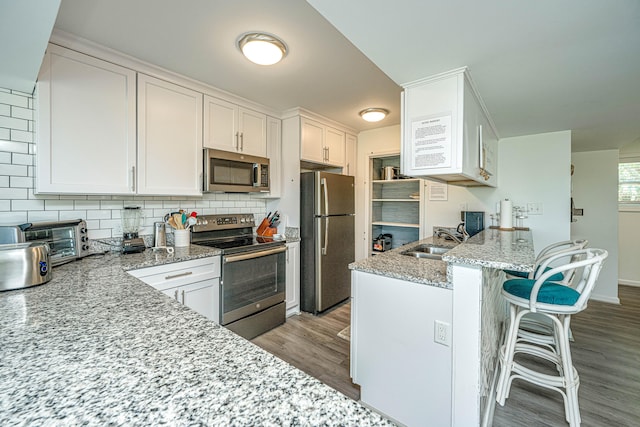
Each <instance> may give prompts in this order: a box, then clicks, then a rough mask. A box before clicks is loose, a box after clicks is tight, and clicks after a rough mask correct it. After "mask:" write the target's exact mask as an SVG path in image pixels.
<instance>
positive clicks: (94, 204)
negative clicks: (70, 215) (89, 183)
mask: <svg viewBox="0 0 640 427" xmlns="http://www.w3.org/2000/svg"><path fill="white" fill-rule="evenodd" d="M73 203H74V205H75V206H74V207H75V209H78V210H87V209H100V202H99V201H98V200H75V201H74V202H73Z"/></svg>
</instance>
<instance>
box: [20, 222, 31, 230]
mask: <svg viewBox="0 0 640 427" xmlns="http://www.w3.org/2000/svg"><path fill="white" fill-rule="evenodd" d="M32 225H33V224H32V223H30V222H25V223H24V224H20V225H19V226H18V227H19V228H20V230H22V231H27V230H28V229H30V228H31V226H32Z"/></svg>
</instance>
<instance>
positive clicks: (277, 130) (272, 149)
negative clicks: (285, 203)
mask: <svg viewBox="0 0 640 427" xmlns="http://www.w3.org/2000/svg"><path fill="white" fill-rule="evenodd" d="M267 157H268V158H269V178H270V179H271V182H270V183H269V194H268V195H267V197H270V198H275V197H280V195H281V192H282V176H283V174H282V120H280V119H276V118H273V117H267Z"/></svg>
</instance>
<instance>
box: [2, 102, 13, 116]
mask: <svg viewBox="0 0 640 427" xmlns="http://www.w3.org/2000/svg"><path fill="white" fill-rule="evenodd" d="M0 116H7V117H9V116H11V105H8V104H0Z"/></svg>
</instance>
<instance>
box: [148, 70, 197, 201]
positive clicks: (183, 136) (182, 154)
mask: <svg viewBox="0 0 640 427" xmlns="http://www.w3.org/2000/svg"><path fill="white" fill-rule="evenodd" d="M201 147H202V94H201V93H198V92H196V91H193V90H191V89H187V88H184V87H182V86H178V85H175V84H173V83H169V82H166V81H164V80H160V79H157V78H155V77H151V76H147V75H144V74H139V75H138V171H137V177H138V179H137V192H138V193H139V194H158V195H170V194H180V195H193V196H197V195H200V194H201V180H202V148H201Z"/></svg>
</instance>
